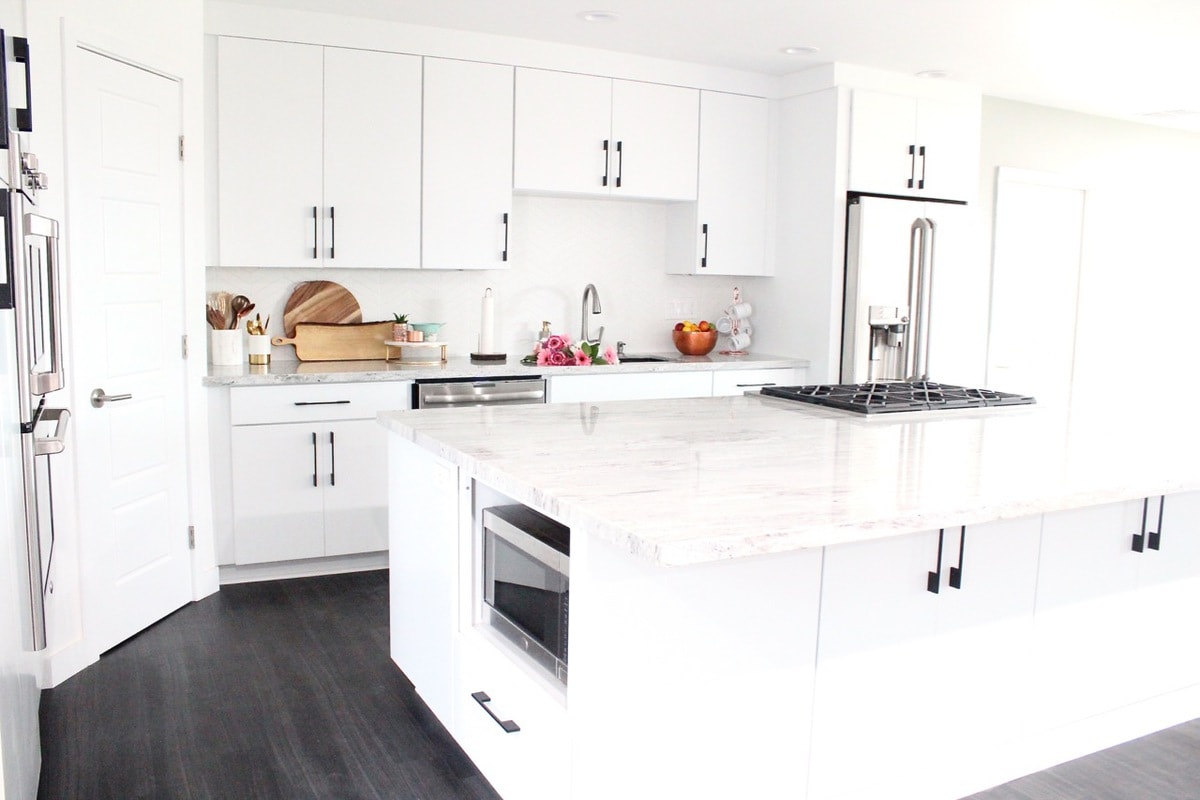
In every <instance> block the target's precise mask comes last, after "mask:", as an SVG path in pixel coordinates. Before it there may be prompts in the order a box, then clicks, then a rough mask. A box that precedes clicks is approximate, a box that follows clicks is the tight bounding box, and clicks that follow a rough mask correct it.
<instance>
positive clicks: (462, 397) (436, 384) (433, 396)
mask: <svg viewBox="0 0 1200 800" xmlns="http://www.w3.org/2000/svg"><path fill="white" fill-rule="evenodd" d="M545 402H546V379H545V378H543V377H541V376H540V375H513V376H508V377H500V378H428V379H418V380H416V381H413V387H412V407H413V408H470V407H472V406H516V405H528V404H531V403H545Z"/></svg>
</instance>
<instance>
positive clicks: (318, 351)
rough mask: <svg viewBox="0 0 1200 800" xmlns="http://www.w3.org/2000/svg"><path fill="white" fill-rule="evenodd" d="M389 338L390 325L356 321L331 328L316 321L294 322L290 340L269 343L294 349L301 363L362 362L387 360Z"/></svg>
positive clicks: (390, 335)
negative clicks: (294, 330)
mask: <svg viewBox="0 0 1200 800" xmlns="http://www.w3.org/2000/svg"><path fill="white" fill-rule="evenodd" d="M391 338H392V323H390V322H360V323H357V324H351V325H333V324H322V323H317V322H299V323H296V335H295V336H294V337H292V338H285V337H283V336H276V337H275V338H274V339H272V340H271V344H273V345H277V346H282V345H285V344H292V345H295V346H296V358H298V359H300V360H301V361H365V360H367V359H386V358H387V357H388V349H387V345H385V344H384V342H385V341H387V340H389V339H391Z"/></svg>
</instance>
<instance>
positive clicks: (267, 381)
mask: <svg viewBox="0 0 1200 800" xmlns="http://www.w3.org/2000/svg"><path fill="white" fill-rule="evenodd" d="M521 355H524V354H521ZM521 355H511V354H510V355H509V357H508V362H507V363H498V364H496V363H487V364H475V363H472V362H471V359H470V358H469V357H467V356H452V357H450V358H449V359H447V362H446V363H445V364H442V365H435V366H419V365H414V364H406V363H404V362H401V361H399V360H392V361H282V360H277V359H272V360H271V363H270V364H269V365H265V366H258V367H256V366H250V365H248V364H239V365H237V366H229V367H223V366H216V365H211V364H210V365H209V368H208V375H207V377H205V378H204V385H205V386H271V385H274V384H294V383H352V382H373V381H408V380H416V379H418V378H420V379H426V378H474V377H479V378H489V377H495V376H501V375H545V376H550V375H560V374H561V375H591V374H614V373H627V372H695V371H703V370H709V371H711V370H726V369H772V368H777V367H778V368H786V367H807V366H808V362H807V361H804V360H802V359H796V358H786V357H783V356H772V355H759V354H757V353H750V354H748V355H744V356H723V355H720V354H719V353H717V352H715V351H714V352H712V353H710V354H709V355H707V356H681V355H680V354H679V353H641V354H639V355H654V356H665V357H667V358H669V359H671V360H670V361H647V362H638V363H631V364H613V365H607V364H606V365H603V366H589V367H527V366H524V365H522V364H521Z"/></svg>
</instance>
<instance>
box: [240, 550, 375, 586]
mask: <svg viewBox="0 0 1200 800" xmlns="http://www.w3.org/2000/svg"><path fill="white" fill-rule="evenodd" d="M387 565H388V554H387V551H386V550H385V551H382V552H378V553H356V554H355V555H349V556H331V557H329V558H306V559H301V560H298V561H273V562H271V563H269V564H224V565H222V566H221V567H220V571H221V585H222V586H224V585H225V584H230V583H252V582H254V581H274V580H282V579H286V578H310V577H313V576H315V575H336V574H337V573H339V572H364V571H366V570H371V569H385V568H386V567H387Z"/></svg>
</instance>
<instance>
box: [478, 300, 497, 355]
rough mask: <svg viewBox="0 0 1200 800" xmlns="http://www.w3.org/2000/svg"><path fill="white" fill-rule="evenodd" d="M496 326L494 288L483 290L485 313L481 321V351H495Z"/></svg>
mask: <svg viewBox="0 0 1200 800" xmlns="http://www.w3.org/2000/svg"><path fill="white" fill-rule="evenodd" d="M495 326H496V299H495V298H494V297H493V296H492V290H491V289H486V290H484V292H483V313H482V314H481V319H480V321H479V352H480V353H491V352H494V351H495Z"/></svg>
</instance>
